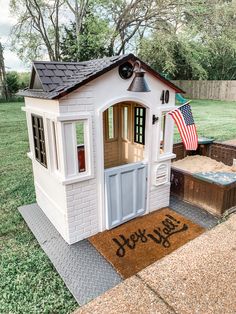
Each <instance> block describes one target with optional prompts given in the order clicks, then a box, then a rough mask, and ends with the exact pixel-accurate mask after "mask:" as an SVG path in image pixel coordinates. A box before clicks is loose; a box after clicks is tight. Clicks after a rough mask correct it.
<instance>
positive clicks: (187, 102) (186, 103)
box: [162, 99, 192, 117]
mask: <svg viewBox="0 0 236 314" xmlns="http://www.w3.org/2000/svg"><path fill="white" fill-rule="evenodd" d="M191 101H192V100H191V99H190V100H188V101H186V102H185V103H184V104H182V105H181V106H179V107H175V108H174V109H172V110H170V111H168V112H167V113H165V114H163V116H162V117H165V116H166V115H167V114H169V113H170V112H171V111H173V110H176V109H179V108H181V107H183V106H184V105H188V104H189V103H190V102H191Z"/></svg>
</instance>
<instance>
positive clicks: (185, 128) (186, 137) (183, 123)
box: [168, 102, 198, 150]
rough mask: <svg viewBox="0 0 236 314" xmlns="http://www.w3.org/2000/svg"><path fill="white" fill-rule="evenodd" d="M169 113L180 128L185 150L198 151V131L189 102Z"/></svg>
mask: <svg viewBox="0 0 236 314" xmlns="http://www.w3.org/2000/svg"><path fill="white" fill-rule="evenodd" d="M168 113H169V115H171V117H172V118H173V119H174V121H175V123H176V125H177V127H178V130H179V133H180V136H181V138H182V141H183V143H184V146H185V149H186V150H196V149H197V147H198V137H197V130H196V126H195V124H194V120H193V115H192V110H191V107H190V105H189V102H187V103H186V104H184V105H182V106H180V107H178V108H176V109H174V110H172V111H170V112H168Z"/></svg>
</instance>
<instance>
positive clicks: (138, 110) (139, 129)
mask: <svg viewBox="0 0 236 314" xmlns="http://www.w3.org/2000/svg"><path fill="white" fill-rule="evenodd" d="M145 115H146V109H145V108H143V107H135V108H134V142H135V143H138V144H143V145H144V144H145Z"/></svg>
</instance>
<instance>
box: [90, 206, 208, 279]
mask: <svg viewBox="0 0 236 314" xmlns="http://www.w3.org/2000/svg"><path fill="white" fill-rule="evenodd" d="M204 231H205V229H204V228H203V227H201V226H199V225H197V224H196V223H194V222H192V221H190V220H189V219H187V218H186V217H184V216H182V215H181V214H178V213H176V212H175V211H173V210H172V209H170V208H169V207H165V208H162V209H159V210H156V211H154V212H152V213H150V214H147V215H144V216H141V217H137V218H135V219H133V220H131V221H129V222H127V223H125V224H123V225H120V226H118V227H116V228H114V229H111V230H107V231H104V232H101V233H98V234H96V235H95V236H92V237H90V238H89V241H90V243H91V244H92V245H93V246H94V247H95V248H96V249H97V250H98V251H99V252H100V253H101V254H102V255H103V256H104V257H105V259H106V260H107V261H108V262H110V263H111V264H112V266H113V267H114V268H115V269H116V271H117V272H118V273H119V274H120V275H121V276H122V277H123V278H124V279H125V278H128V277H130V276H132V275H134V274H136V273H137V272H139V271H140V270H142V269H144V268H145V267H147V266H149V265H150V264H152V263H153V262H155V261H157V260H159V259H161V258H162V257H164V256H166V255H168V254H170V253H171V252H173V251H174V250H176V249H177V248H179V247H180V246H182V245H184V244H185V243H187V242H188V241H190V240H192V239H194V238H196V237H197V236H198V235H200V234H201V233H203V232H204Z"/></svg>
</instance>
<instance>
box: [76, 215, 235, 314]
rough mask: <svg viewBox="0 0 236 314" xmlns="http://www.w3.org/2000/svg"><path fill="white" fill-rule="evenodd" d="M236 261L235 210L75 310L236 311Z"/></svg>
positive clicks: (201, 313) (230, 313) (209, 313)
mask: <svg viewBox="0 0 236 314" xmlns="http://www.w3.org/2000/svg"><path fill="white" fill-rule="evenodd" d="M235 263H236V214H233V215H232V216H231V217H230V218H229V219H228V220H227V221H226V222H223V223H222V224H220V225H218V226H216V227H215V228H214V229H212V230H210V231H207V232H205V233H204V234H202V235H201V236H199V237H198V238H196V239H194V240H193V241H191V242H188V243H187V244H185V245H184V246H182V247H181V248H179V249H178V250H176V251H174V252H173V253H172V254H170V255H168V256H166V257H164V258H163V259H161V260H159V261H157V262H155V263H154V264H152V265H151V266H149V267H147V268H146V269H145V270H143V271H141V272H139V273H138V274H137V275H135V276H133V277H131V278H130V279H128V280H126V281H124V282H123V283H122V284H119V285H118V286H117V287H115V288H113V289H111V290H109V291H107V292H106V293H105V294H104V295H102V296H100V297H98V298H97V299H95V300H93V301H91V302H90V303H88V304H87V305H85V306H84V307H82V308H80V309H78V310H77V311H76V312H75V313H76V314H81V313H83V314H84V313H102V314H105V313H145V314H146V313H181V314H182V313H189V314H192V313H199V314H234V313H236V272H235ZM131 282H132V283H134V282H137V283H138V284H137V285H134V286H132V284H131ZM130 296H132V298H131V301H130Z"/></svg>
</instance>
